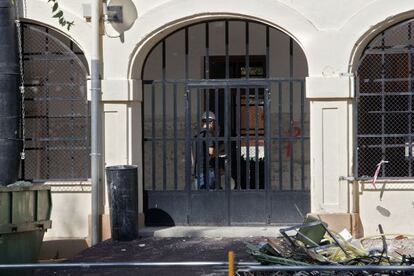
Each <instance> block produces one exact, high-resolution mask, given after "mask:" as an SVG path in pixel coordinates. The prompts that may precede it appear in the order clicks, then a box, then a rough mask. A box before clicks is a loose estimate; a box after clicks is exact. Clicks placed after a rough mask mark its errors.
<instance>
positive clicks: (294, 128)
mask: <svg viewBox="0 0 414 276" xmlns="http://www.w3.org/2000/svg"><path fill="white" fill-rule="evenodd" d="M301 135H302V129H301V128H300V125H299V122H297V121H292V122H291V124H290V130H289V132H288V133H287V136H288V137H289V139H292V138H296V137H300V136H301ZM292 150H293V142H292V141H289V142H288V143H287V144H286V148H285V151H286V158H290V157H291V155H292Z"/></svg>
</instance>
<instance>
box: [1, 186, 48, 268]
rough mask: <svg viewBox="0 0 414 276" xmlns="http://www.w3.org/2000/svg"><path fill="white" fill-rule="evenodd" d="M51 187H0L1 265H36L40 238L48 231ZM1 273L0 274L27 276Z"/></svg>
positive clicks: (40, 242)
mask: <svg viewBox="0 0 414 276" xmlns="http://www.w3.org/2000/svg"><path fill="white" fill-rule="evenodd" d="M51 209H52V199H51V194H50V187H49V186H45V185H40V184H31V183H29V182H20V183H17V184H13V185H9V186H5V187H4V186H0V263H1V264H16V263H35V262H37V261H38V256H39V251H40V246H41V244H42V240H43V235H44V233H45V232H46V230H47V229H48V228H51V225H52V222H51V220H50V212H51ZM30 273H31V272H30V271H18V270H16V271H1V270H0V275H2V276H3V275H30Z"/></svg>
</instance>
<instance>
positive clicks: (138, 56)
mask: <svg viewBox="0 0 414 276" xmlns="http://www.w3.org/2000/svg"><path fill="white" fill-rule="evenodd" d="M257 4H258V3H253V2H252V1H237V0H230V1H211V2H207V3H206V2H201V1H200V0H196V1H188V0H183V1H169V2H167V3H165V4H162V5H160V6H157V7H155V8H153V9H152V10H150V11H148V12H147V13H146V14H144V15H143V16H142V17H141V18H140V19H139V24H136V26H135V27H134V28H133V29H135V30H137V29H139V31H140V33H142V34H143V37H142V39H141V40H139V42H138V43H137V44H136V45H134V48H133V49H132V50H131V54H130V55H129V57H130V58H129V61H128V73H127V74H128V78H130V79H140V76H141V70H142V67H143V65H144V61H145V58H146V56H147V55H148V54H149V52H150V50H151V49H152V47H153V46H154V45H156V44H157V43H158V42H159V41H160V40H161V39H162V38H164V37H165V36H167V35H168V34H170V33H172V32H174V31H176V30H177V29H180V28H182V27H184V26H186V25H190V24H194V23H197V22H201V21H205V20H214V19H224V18H228V19H230V18H231V19H247V20H252V21H256V22H259V23H263V24H266V25H269V26H271V27H273V28H276V29H279V30H281V31H283V32H285V33H286V34H287V35H289V36H290V37H292V38H293V39H294V40H295V41H296V42H297V43H298V44H299V46H300V47H301V48H302V50H303V52H304V53H305V56H307V52H308V51H307V49H306V44H307V40H308V39H309V37H311V36H312V34H316V32H317V29H316V28H315V26H314V25H313V24H312V23H311V22H310V21H309V20H308V19H307V18H305V17H304V16H303V15H302V14H300V13H299V12H297V11H296V10H294V9H292V8H291V7H288V6H285V5H283V4H281V3H278V2H275V1H269V0H268V1H263V2H261V3H260V4H259V7H258V5H257ZM172 10H174V12H171V11H172ZM206 11H208V12H206ZM154 19H158V20H154ZM159 19H162V20H159ZM132 32H133V30H132ZM308 62H309V61H308ZM308 66H309V64H308Z"/></svg>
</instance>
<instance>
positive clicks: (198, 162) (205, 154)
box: [191, 111, 217, 189]
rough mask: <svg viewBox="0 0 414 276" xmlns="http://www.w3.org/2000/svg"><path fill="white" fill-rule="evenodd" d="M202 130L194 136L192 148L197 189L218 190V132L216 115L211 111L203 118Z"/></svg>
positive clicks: (205, 113)
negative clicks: (215, 141)
mask: <svg viewBox="0 0 414 276" xmlns="http://www.w3.org/2000/svg"><path fill="white" fill-rule="evenodd" d="M201 123H202V129H201V131H200V132H199V133H198V134H197V135H195V136H194V144H193V147H192V152H191V153H192V154H191V159H192V164H193V168H194V176H195V184H196V189H215V188H216V174H215V169H214V168H215V162H216V154H217V153H216V149H215V147H214V136H215V131H216V127H217V125H216V115H215V114H214V113H213V112H211V111H206V112H204V114H203V116H202V117H201Z"/></svg>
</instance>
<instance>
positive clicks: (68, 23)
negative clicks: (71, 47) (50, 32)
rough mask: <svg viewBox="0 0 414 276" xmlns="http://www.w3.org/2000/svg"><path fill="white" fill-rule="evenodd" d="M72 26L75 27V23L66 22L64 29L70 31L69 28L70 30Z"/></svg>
mask: <svg viewBox="0 0 414 276" xmlns="http://www.w3.org/2000/svg"><path fill="white" fill-rule="evenodd" d="M73 25H75V22H74V21H72V22H67V25H66V27H67V28H68V31H70V28H71V27H72V26H73Z"/></svg>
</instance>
